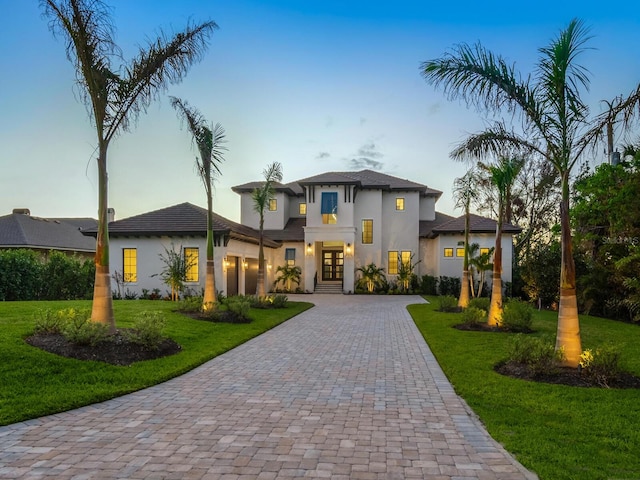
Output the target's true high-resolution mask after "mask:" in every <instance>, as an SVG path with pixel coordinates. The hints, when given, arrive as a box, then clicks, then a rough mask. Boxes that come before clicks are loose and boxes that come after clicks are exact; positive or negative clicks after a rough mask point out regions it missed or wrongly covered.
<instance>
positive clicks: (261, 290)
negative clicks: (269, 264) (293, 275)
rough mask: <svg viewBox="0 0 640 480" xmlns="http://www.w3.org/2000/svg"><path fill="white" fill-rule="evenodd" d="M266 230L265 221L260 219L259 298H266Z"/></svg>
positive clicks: (257, 289) (257, 292) (257, 290)
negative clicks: (264, 235)
mask: <svg viewBox="0 0 640 480" xmlns="http://www.w3.org/2000/svg"><path fill="white" fill-rule="evenodd" d="M263 228H264V219H263V218H262V217H260V243H259V245H258V286H257V288H256V295H257V296H258V297H264V296H265V291H264V248H263V245H262V243H263V242H262V230H263Z"/></svg>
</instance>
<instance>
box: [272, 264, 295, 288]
mask: <svg viewBox="0 0 640 480" xmlns="http://www.w3.org/2000/svg"><path fill="white" fill-rule="evenodd" d="M276 273H279V274H280V276H279V277H278V278H277V279H276V281H275V282H273V285H274V286H275V285H278V283H282V284H283V285H284V286H285V287H286V289H287V292H290V291H291V282H294V283H295V284H296V285H300V277H301V276H302V269H301V268H300V267H298V266H297V265H281V266H279V267H278V268H277V269H276Z"/></svg>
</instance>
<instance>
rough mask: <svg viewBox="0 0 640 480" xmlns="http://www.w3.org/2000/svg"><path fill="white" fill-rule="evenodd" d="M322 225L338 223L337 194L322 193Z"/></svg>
mask: <svg viewBox="0 0 640 480" xmlns="http://www.w3.org/2000/svg"><path fill="white" fill-rule="evenodd" d="M320 213H322V223H324V224H325V225H335V224H336V223H338V192H322V205H321V212H320Z"/></svg>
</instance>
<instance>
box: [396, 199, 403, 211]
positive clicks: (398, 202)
mask: <svg viewBox="0 0 640 480" xmlns="http://www.w3.org/2000/svg"><path fill="white" fill-rule="evenodd" d="M396 210H404V198H403V197H398V198H396Z"/></svg>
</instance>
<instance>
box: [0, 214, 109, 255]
mask: <svg viewBox="0 0 640 480" xmlns="http://www.w3.org/2000/svg"><path fill="white" fill-rule="evenodd" d="M96 225H97V221H96V220H95V219H93V218H40V217H35V216H31V215H30V214H28V213H12V214H10V215H5V216H3V217H0V248H32V249H38V250H61V251H70V252H84V253H93V252H95V251H96V242H95V240H93V239H92V238H87V237H86V236H84V235H83V234H82V232H81V230H82V229H85V228H92V227H95V226H96Z"/></svg>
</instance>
